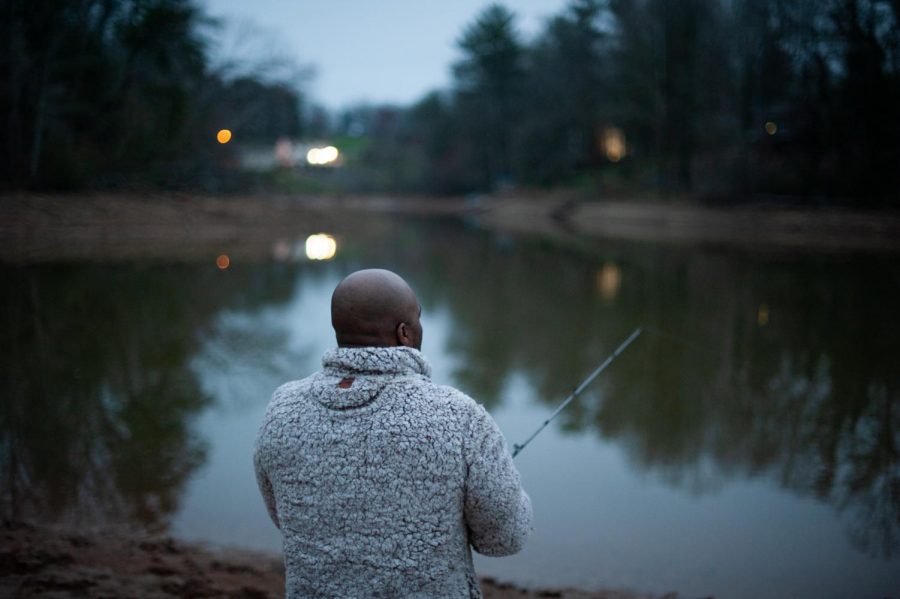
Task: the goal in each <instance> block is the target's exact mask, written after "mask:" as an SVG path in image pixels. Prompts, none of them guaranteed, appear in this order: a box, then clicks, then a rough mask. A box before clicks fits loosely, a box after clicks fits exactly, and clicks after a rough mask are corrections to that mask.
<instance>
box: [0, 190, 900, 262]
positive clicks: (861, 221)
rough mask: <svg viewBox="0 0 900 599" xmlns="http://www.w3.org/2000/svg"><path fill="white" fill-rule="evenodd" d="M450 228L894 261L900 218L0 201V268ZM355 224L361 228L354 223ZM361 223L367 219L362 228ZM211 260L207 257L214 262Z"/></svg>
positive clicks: (274, 202)
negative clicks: (404, 226)
mask: <svg viewBox="0 0 900 599" xmlns="http://www.w3.org/2000/svg"><path fill="white" fill-rule="evenodd" d="M393 216H413V217H451V218H458V219H466V220H468V221H470V222H474V223H475V224H476V225H477V226H480V227H483V228H486V229H489V230H493V231H497V232H500V233H506V234H513V235H525V236H535V237H544V238H549V239H556V240H567V239H572V238H573V237H574V238H579V239H586V240H599V239H616V240H625V241H635V242H652V243H662V244H668V245H672V246H703V247H708V246H713V247H723V248H734V249H739V250H747V251H781V252H784V251H807V252H889V253H894V252H900V213H895V212H862V211H850V210H845V209H822V210H810V209H798V208H772V207H762V206H756V207H754V206H743V207H735V208H728V209H724V208H713V207H705V206H702V205H700V204H696V203H691V202H688V201H673V202H659V201H649V200H635V201H627V200H623V199H610V200H604V201H574V200H571V199H568V200H567V199H565V197H560V196H554V195H549V194H548V195H545V196H539V197H522V196H498V197H476V198H469V199H465V198H448V199H437V198H424V197H389V196H352V197H350V196H348V197H328V196H302V197H301V196H261V195H246V196H211V195H186V194H77V195H59V194H57V195H53V194H31V193H29V194H0V260H2V261H6V262H14V263H16V262H17V263H31V262H45V261H57V260H100V261H119V260H129V259H144V258H162V259H178V260H182V259H194V258H202V259H207V258H208V256H209V255H210V253H211V252H217V253H221V252H220V250H221V249H222V248H226V247H227V248H231V251H232V252H234V253H235V255H240V256H241V257H243V258H246V259H248V260H259V259H266V258H268V257H269V256H271V253H272V242H273V240H276V239H293V238H296V237H297V235H298V233H304V234H309V233H312V232H321V231H334V230H338V229H346V230H348V231H350V232H353V231H357V230H359V231H363V230H364V228H365V226H366V225H367V224H368V223H369V222H371V217H381V218H390V217H393ZM360 217H363V218H360ZM367 219H369V220H367ZM217 253H214V254H213V255H217Z"/></svg>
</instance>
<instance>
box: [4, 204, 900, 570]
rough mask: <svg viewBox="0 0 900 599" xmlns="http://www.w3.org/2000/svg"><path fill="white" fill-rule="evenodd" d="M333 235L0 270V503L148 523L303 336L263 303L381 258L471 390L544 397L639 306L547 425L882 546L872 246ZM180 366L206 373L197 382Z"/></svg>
mask: <svg viewBox="0 0 900 599" xmlns="http://www.w3.org/2000/svg"><path fill="white" fill-rule="evenodd" d="M334 234H335V235H340V237H341V239H342V245H341V252H340V254H339V255H338V256H335V258H334V260H332V261H331V262H329V263H327V264H322V263H312V262H306V261H301V262H293V261H292V260H291V259H292V258H293V257H294V254H295V253H296V251H297V249H296V248H297V247H298V246H299V247H303V237H302V236H301V237H299V238H298V239H294V240H283V241H277V242H275V245H274V246H273V249H272V253H273V254H274V257H275V259H276V260H287V261H285V262H279V261H273V262H269V263H264V264H257V265H255V266H250V265H247V264H245V263H244V261H241V263H240V264H238V263H237V262H235V263H232V264H231V266H230V268H229V270H228V275H229V276H226V277H223V276H217V275H220V273H219V272H218V271H217V270H216V269H215V268H214V267H212V265H210V264H208V263H204V264H202V265H196V266H190V265H181V266H177V267H176V266H153V265H134V266H127V265H122V266H117V267H106V268H104V267H99V266H90V265H69V266H42V267H29V268H25V267H21V268H19V267H16V268H14V267H2V269H0V272H2V276H3V279H4V283H5V284H4V285H3V287H2V291H0V297H2V302H3V306H2V307H3V318H4V319H5V326H4V327H3V332H2V335H3V338H2V339H0V341H2V349H0V351H2V352H3V358H4V359H3V363H4V364H5V368H6V374H7V375H6V376H5V377H4V382H3V385H4V388H3V394H4V397H6V398H8V400H7V401H4V403H3V407H2V423H0V435H2V437H0V439H2V445H0V448H2V456H0V457H2V464H3V465H2V477H3V489H4V491H3V501H4V509H5V510H7V511H9V512H11V513H13V514H22V513H27V512H34V513H38V512H41V513H49V514H51V515H54V516H57V517H65V516H66V515H67V514H80V515H84V514H92V513H96V512H103V513H110V514H114V515H117V516H119V517H124V518H131V519H134V520H138V521H141V522H145V523H149V524H155V525H163V524H165V522H166V521H167V519H168V518H169V516H170V515H171V513H172V512H173V511H174V509H175V507H176V506H177V504H178V501H179V497H180V494H181V492H182V489H183V486H184V484H185V481H186V480H187V479H188V478H189V477H190V476H191V475H192V473H193V472H195V471H196V469H197V468H198V467H199V465H200V464H201V463H202V462H203V459H204V445H203V440H201V439H197V438H195V437H194V436H193V435H191V433H190V431H191V423H192V420H193V419H194V418H195V417H196V416H197V415H198V414H199V413H200V412H202V411H204V410H205V409H207V408H208V407H209V406H210V405H211V402H213V401H215V402H218V403H220V404H221V403H239V402H240V401H246V400H247V399H246V398H247V397H248V396H249V394H250V391H247V392H243V391H242V385H245V386H246V387H247V389H248V390H252V392H253V393H257V394H258V390H259V389H260V388H271V387H274V386H275V385H277V384H278V383H279V382H281V381H282V380H284V379H286V378H291V377H296V376H299V375H302V374H305V372H296V364H299V363H301V362H303V363H306V362H308V361H309V360H310V351H311V350H310V349H309V348H306V347H302V346H297V347H293V346H291V345H290V343H288V341H287V339H286V337H285V334H284V331H283V329H282V327H281V325H282V321H281V320H280V319H281V318H282V317H283V315H282V314H280V313H278V312H277V311H273V308H274V307H277V306H280V305H284V304H285V303H286V302H288V301H289V300H290V299H291V298H292V297H294V296H295V295H296V294H297V293H298V291H297V290H298V289H302V288H303V286H304V285H309V284H310V283H312V282H315V281H317V280H319V279H320V278H321V277H322V276H325V275H324V273H325V272H326V271H324V270H323V268H326V267H327V268H328V269H330V270H328V271H327V272H329V273H331V275H334V274H335V273H345V272H347V271H350V270H353V269H356V268H362V267H369V266H383V267H389V268H392V269H394V270H397V271H398V272H400V273H401V274H403V275H404V276H405V277H407V278H408V279H409V280H410V282H411V283H412V284H413V286H414V287H415V288H416V290H417V292H418V293H419V295H420V300H421V301H422V303H423V305H424V308H425V311H426V314H427V313H441V314H446V316H447V320H448V322H449V323H451V324H450V325H449V327H448V332H447V347H446V350H447V351H448V352H449V354H450V355H451V356H452V360H451V363H452V364H454V365H456V366H455V367H456V370H455V371H454V374H453V377H454V379H455V380H454V383H455V384H457V385H458V386H460V387H461V388H463V389H464V390H465V391H467V392H468V393H470V394H471V395H473V396H474V397H476V398H478V400H479V401H482V402H484V403H486V404H487V405H488V407H489V408H491V409H498V408H500V406H499V402H500V401H501V400H502V398H503V397H504V389H507V388H508V386H509V384H510V382H511V381H513V380H519V379H521V380H523V381H524V382H525V383H526V384H527V385H528V387H530V388H531V389H533V391H534V394H535V395H536V396H537V397H540V398H542V401H544V402H545V403H546V407H547V410H548V412H549V410H550V409H552V408H553V407H555V405H556V404H557V403H558V402H559V401H560V400H561V399H562V398H563V397H564V396H565V395H566V394H567V393H568V392H569V391H570V390H571V388H572V386H573V385H574V384H576V383H577V382H578V381H579V380H581V379H582V378H583V377H584V376H585V374H586V373H588V372H589V371H590V370H591V369H592V368H594V367H595V366H596V365H597V363H599V362H600V360H602V359H603V358H604V357H605V356H607V355H608V354H609V353H610V352H611V351H612V350H613V349H614V346H615V344H617V343H618V342H619V341H620V340H621V339H624V338H625V337H626V336H627V335H628V333H630V332H631V330H632V329H633V328H634V327H636V326H638V325H644V326H645V329H646V331H647V334H645V335H643V336H642V337H641V339H640V340H638V342H636V343H635V345H634V346H633V347H632V348H630V349H629V350H628V353H627V354H624V355H623V356H622V357H621V358H620V359H619V360H617V361H616V364H615V365H614V367H613V368H611V369H610V370H609V371H607V372H606V373H604V375H603V376H602V377H601V379H599V380H598V381H597V382H596V384H595V385H594V386H593V387H592V388H591V389H590V390H589V391H588V392H586V393H585V395H583V396H581V397H580V398H579V399H578V400H577V401H576V402H574V403H573V404H571V405H570V406H569V408H567V410H566V411H565V412H563V413H562V414H561V415H560V417H559V419H558V422H559V423H560V424H561V426H562V427H563V428H564V429H565V430H568V431H573V432H575V431H581V432H589V433H592V434H595V435H597V436H598V437H599V438H602V439H604V440H606V441H608V442H612V443H614V444H615V445H616V446H617V447H620V448H622V449H623V450H624V452H625V453H626V454H627V456H628V459H629V461H630V463H631V465H632V467H633V468H635V469H638V470H640V471H643V472H646V473H649V474H651V475H652V476H653V477H655V478H657V479H659V480H662V481H664V482H665V483H666V484H667V485H670V486H672V487H676V488H682V489H685V490H686V491H688V492H690V493H696V494H704V493H708V492H710V491H713V490H716V489H721V488H723V487H725V486H727V485H728V484H729V483H730V482H731V481H735V480H741V479H754V480H764V481H769V482H770V483H771V484H772V485H777V486H778V487H780V488H784V489H789V490H790V491H791V492H792V493H795V494H797V495H800V496H809V497H814V498H816V499H818V500H820V501H821V502H823V503H826V504H828V505H830V506H832V508H833V509H834V511H835V513H836V514H837V515H839V516H838V517H840V518H841V519H842V522H843V523H844V526H845V528H846V530H847V533H848V535H849V537H850V538H851V539H852V540H853V542H854V543H855V544H856V546H857V547H858V548H859V549H860V550H861V551H863V552H865V553H866V554H868V555H872V556H881V557H885V558H891V557H892V556H895V555H896V552H897V550H898V531H900V466H898V442H900V438H898V435H900V432H898V431H900V415H898V412H900V410H898V393H900V391H898V389H900V369H898V368H897V367H896V360H897V357H898V356H900V346H898V343H900V326H898V318H897V317H896V316H895V314H894V307H895V306H896V305H897V304H898V303H900V267H898V266H897V265H896V264H895V262H894V261H892V260H891V258H890V257H878V256H860V257H848V256H825V257H822V256H810V257H797V256H794V257H785V256H779V255H749V254H741V253H735V254H732V253H727V252H721V251H711V250H710V251H706V250H696V249H694V250H691V249H673V248H670V247H667V248H659V247H656V246H652V245H640V244H637V245H629V244H625V245H623V244H604V243H591V244H588V243H579V242H574V243H573V244H571V245H568V246H561V245H558V244H551V243H547V242H543V241H528V240H522V239H511V238H503V239H502V240H498V239H497V238H495V237H493V236H492V235H490V234H488V233H484V232H479V231H473V230H469V229H465V228H463V227H460V226H457V225H455V224H451V223H441V222H433V221H429V222H416V223H408V222H394V221H390V220H386V221H369V222H367V223H366V227H364V228H363V229H362V230H356V231H354V232H353V234H348V233H347V232H344V231H335V232H334ZM331 275H329V276H331ZM300 317H301V318H302V315H301V316H300ZM426 334H427V333H426ZM313 359H315V358H313ZM292 369H293V370H292ZM198 372H200V373H205V374H206V375H209V373H218V374H217V375H216V376H206V377H203V378H204V381H206V382H204V383H202V384H201V383H198V374H197V373H198ZM209 381H212V382H209ZM241 398H244V399H241ZM261 400H262V401H265V398H262V399H261ZM534 424H535V426H536V425H537V424H538V422H535V423H534ZM518 440H519V439H511V441H518ZM533 449H534V450H535V451H540V449H539V448H538V447H537V446H535V447H534V448H533ZM529 451H531V449H529ZM523 455H524V454H523ZM736 516H738V517H739V514H738V515H736Z"/></svg>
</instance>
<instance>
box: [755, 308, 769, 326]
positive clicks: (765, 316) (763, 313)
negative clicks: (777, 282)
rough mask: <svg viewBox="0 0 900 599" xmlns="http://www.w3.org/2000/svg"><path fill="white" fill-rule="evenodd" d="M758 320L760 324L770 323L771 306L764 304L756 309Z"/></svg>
mask: <svg viewBox="0 0 900 599" xmlns="http://www.w3.org/2000/svg"><path fill="white" fill-rule="evenodd" d="M756 322H757V324H759V326H761V327H764V326H766V325H767V324H769V306H767V305H766V304H762V305H760V307H759V310H757V311H756Z"/></svg>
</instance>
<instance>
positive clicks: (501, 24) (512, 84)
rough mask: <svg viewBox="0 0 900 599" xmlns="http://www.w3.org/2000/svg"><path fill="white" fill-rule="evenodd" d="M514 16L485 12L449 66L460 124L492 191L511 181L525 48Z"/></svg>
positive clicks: (499, 9) (496, 7) (497, 8)
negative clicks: (513, 143)
mask: <svg viewBox="0 0 900 599" xmlns="http://www.w3.org/2000/svg"><path fill="white" fill-rule="evenodd" d="M514 20H515V15H514V14H513V13H511V12H510V11H509V10H507V9H506V8H505V7H503V6H502V5H500V4H493V5H491V6H489V7H488V8H486V9H485V10H484V11H483V12H482V13H481V14H480V15H479V16H478V18H477V19H476V20H475V22H474V23H472V24H471V25H469V26H468V27H466V29H465V30H464V31H463V34H462V36H461V37H460V39H459V41H458V42H457V44H458V46H459V48H460V50H462V52H463V58H462V59H461V60H460V61H458V62H457V63H456V64H455V65H454V66H453V74H454V78H455V81H456V86H457V87H456V91H457V108H458V110H459V111H460V117H461V124H462V125H463V127H464V131H465V133H466V135H467V137H468V138H469V142H470V143H471V144H472V145H473V146H474V147H476V148H477V151H476V152H474V155H475V156H476V160H477V162H478V164H473V165H472V167H473V168H475V169H476V172H480V173H481V175H482V176H481V184H482V186H484V187H488V188H491V187H494V186H496V185H497V184H498V183H501V182H502V180H503V179H506V178H508V177H509V176H510V154H511V151H510V142H511V140H512V130H513V126H514V124H515V122H516V116H517V114H518V112H519V103H518V99H519V93H520V91H521V85H522V77H523V70H522V55H523V46H522V43H521V42H520V40H519V34H518V33H517V31H516V29H515V25H514Z"/></svg>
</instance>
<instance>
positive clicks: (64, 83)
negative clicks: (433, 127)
mask: <svg viewBox="0 0 900 599" xmlns="http://www.w3.org/2000/svg"><path fill="white" fill-rule="evenodd" d="M0 10H2V19H0V39H2V40H3V43H2V44H0V148H2V150H0V152H2V156H0V186H2V187H4V188H44V189H47V188H49V189H77V188H84V187H127V188H135V187H144V186H151V187H155V186H201V187H214V186H215V183H216V181H218V180H220V179H221V178H222V177H223V176H225V175H226V174H227V172H228V170H227V168H226V167H227V165H228V163H229V160H231V157H230V154H229V152H228V151H227V149H225V148H219V147H216V146H217V145H216V144H215V143H210V140H214V139H215V135H216V132H217V131H218V129H219V128H223V127H226V126H227V127H229V128H231V129H233V130H234V133H235V135H240V136H241V137H242V138H244V139H254V138H269V137H272V136H275V135H300V134H301V133H302V121H301V119H300V111H301V101H302V95H301V94H300V91H299V90H298V88H297V86H296V84H295V82H292V81H289V80H284V81H279V80H269V79H267V78H265V77H264V75H265V74H264V73H240V74H239V73H233V74H232V72H230V71H228V70H227V69H224V68H221V67H217V66H216V65H214V64H213V60H212V59H211V52H210V41H211V38H210V36H211V34H212V33H213V32H214V30H215V27H216V23H215V22H214V21H213V20H212V19H210V18H209V17H208V16H207V15H206V14H205V13H204V12H203V11H202V10H201V9H200V8H198V7H197V6H196V4H195V3H194V2H193V1H191V0H3V2H2V9H0Z"/></svg>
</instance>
